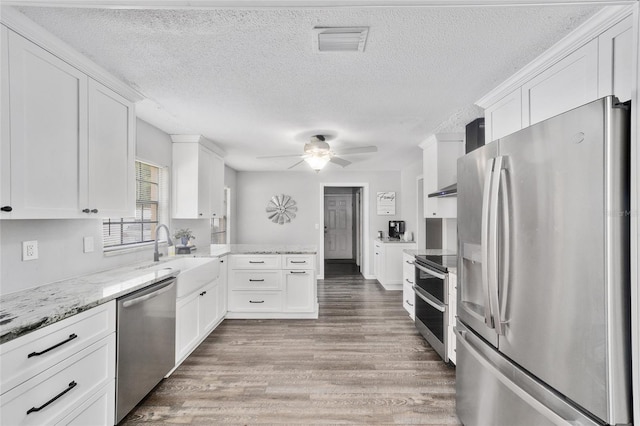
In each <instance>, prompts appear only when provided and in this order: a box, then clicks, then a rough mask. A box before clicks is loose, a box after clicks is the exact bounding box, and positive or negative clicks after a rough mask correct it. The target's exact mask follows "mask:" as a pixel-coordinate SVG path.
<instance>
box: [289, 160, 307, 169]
mask: <svg viewBox="0 0 640 426" xmlns="http://www.w3.org/2000/svg"><path fill="white" fill-rule="evenodd" d="M300 163H304V160H300V161H298V162H297V163H296V164H294V165H293V166H291V167H288V168H287V170H291V169H293V168H294V167H295V166H297V165H298V164H300Z"/></svg>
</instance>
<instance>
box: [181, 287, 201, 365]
mask: <svg viewBox="0 0 640 426" xmlns="http://www.w3.org/2000/svg"><path fill="white" fill-rule="evenodd" d="M200 297H201V296H200V293H199V292H195V293H192V294H191V295H189V296H186V297H184V298H183V299H181V300H178V301H177V303H176V362H179V361H180V360H182V358H183V357H185V356H186V355H188V354H189V352H191V349H192V347H193V346H194V345H195V344H196V342H197V341H198V337H199V335H200V331H199V330H198V326H199V324H200V319H199V314H198V303H199V299H200Z"/></svg>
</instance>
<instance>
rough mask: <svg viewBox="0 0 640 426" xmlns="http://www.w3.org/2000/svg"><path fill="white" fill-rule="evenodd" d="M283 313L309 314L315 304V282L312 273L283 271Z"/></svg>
mask: <svg viewBox="0 0 640 426" xmlns="http://www.w3.org/2000/svg"><path fill="white" fill-rule="evenodd" d="M284 284H285V301H284V310H285V312H310V311H313V309H314V303H315V297H314V295H315V286H314V284H315V280H314V273H313V271H309V270H289V271H284Z"/></svg>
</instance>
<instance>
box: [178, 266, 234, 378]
mask: <svg viewBox="0 0 640 426" xmlns="http://www.w3.org/2000/svg"><path fill="white" fill-rule="evenodd" d="M223 285H224V283H220V278H219V277H217V278H215V279H214V280H213V281H211V282H209V283H208V284H206V285H204V286H202V287H200V288H198V289H197V290H195V291H194V292H192V293H189V294H187V295H185V296H184V297H181V298H179V299H177V301H176V366H177V365H180V364H181V363H182V361H184V359H185V358H186V357H187V356H188V355H189V354H190V353H191V352H192V351H193V350H194V349H195V348H196V347H197V346H198V345H199V344H200V343H201V342H202V341H203V340H204V339H205V338H206V337H207V336H208V335H209V333H211V331H213V329H214V328H215V327H216V326H217V325H218V324H219V323H220V322H221V321H222V319H223V318H224V315H225V312H224V310H222V309H220V308H221V306H223V305H222V304H221V302H220V300H221V298H222V293H223V290H222V287H223Z"/></svg>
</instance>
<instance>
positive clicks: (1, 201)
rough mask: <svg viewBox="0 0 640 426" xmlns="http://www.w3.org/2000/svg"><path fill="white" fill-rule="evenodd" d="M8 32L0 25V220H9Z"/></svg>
mask: <svg viewBox="0 0 640 426" xmlns="http://www.w3.org/2000/svg"><path fill="white" fill-rule="evenodd" d="M8 38H9V30H8V29H7V27H5V26H4V25H0V93H2V96H0V208H1V209H2V210H0V218H5V219H10V218H11V209H12V207H11V139H10V138H11V132H10V131H9V128H10V127H9V125H10V124H9V119H10V115H9V96H8V93H9V40H8Z"/></svg>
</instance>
